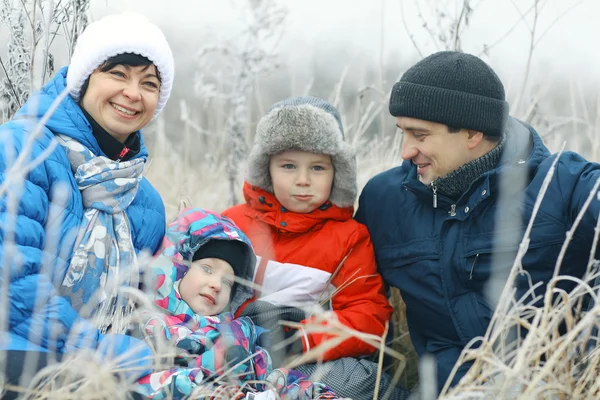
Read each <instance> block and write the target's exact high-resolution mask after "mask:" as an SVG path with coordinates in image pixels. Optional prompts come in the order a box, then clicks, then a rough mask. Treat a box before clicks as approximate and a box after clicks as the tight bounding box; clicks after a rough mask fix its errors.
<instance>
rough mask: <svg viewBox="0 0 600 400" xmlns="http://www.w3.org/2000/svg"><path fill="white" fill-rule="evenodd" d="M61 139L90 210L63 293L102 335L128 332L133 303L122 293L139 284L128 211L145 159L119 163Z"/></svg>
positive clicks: (76, 245) (82, 222)
mask: <svg viewBox="0 0 600 400" xmlns="http://www.w3.org/2000/svg"><path fill="white" fill-rule="evenodd" d="M56 139H57V140H58V142H59V143H60V144H61V145H62V147H63V148H64V150H65V152H66V153H67V157H68V159H69V162H70V164H71V169H72V170H73V173H74V175H75V180H76V182H77V186H78V187H79V190H80V191H81V195H82V197H83V206H84V208H85V212H84V215H83V220H82V221H81V225H80V227H79V232H78V234H77V239H76V241H75V245H74V247H73V255H72V257H71V262H70V264H69V267H68V269H67V274H66V276H65V278H64V280H63V283H62V286H61V288H60V294H61V295H62V296H65V297H66V298H68V299H70V301H71V305H72V306H73V308H75V309H76V310H77V311H79V312H81V311H82V309H83V311H84V312H83V313H84V314H87V312H85V311H91V314H92V315H93V320H94V323H95V325H96V327H97V328H98V329H100V331H101V332H106V331H107V330H108V329H109V328H110V329H111V331H113V332H123V331H124V330H125V329H126V327H127V317H128V316H129V315H130V314H131V312H132V311H133V302H132V301H131V300H130V299H128V298H127V296H126V295H125V294H123V293H119V288H120V287H133V288H137V287H138V284H139V268H138V264H137V257H136V253H135V248H134V247H133V242H132V240H131V227H130V225H129V219H128V217H127V215H126V214H125V209H126V208H127V207H128V206H129V204H131V202H132V201H133V199H134V198H135V195H136V193H137V189H138V184H139V182H140V180H141V179H142V171H143V169H144V160H143V159H142V158H136V159H133V160H129V161H125V162H116V161H113V160H111V159H109V158H106V157H102V156H95V155H94V154H93V153H92V152H91V151H90V150H89V149H88V148H87V147H85V146H84V145H82V144H81V143H80V142H78V141H76V140H74V139H72V138H69V137H67V136H64V135H57V136H56ZM90 301H92V302H91V303H90ZM84 306H85V309H84Z"/></svg>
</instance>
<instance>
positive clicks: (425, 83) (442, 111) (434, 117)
mask: <svg viewBox="0 0 600 400" xmlns="http://www.w3.org/2000/svg"><path fill="white" fill-rule="evenodd" d="M390 113H391V114H392V115H393V116H395V117H411V118H417V119H422V120H426V121H432V122H438V123H441V124H446V125H448V126H451V127H454V128H464V129H472V130H475V131H479V132H483V133H484V134H486V135H488V136H501V135H502V133H503V132H504V127H505V126H506V121H507V118H508V103H507V102H506V101H505V94H504V86H503V85H502V82H501V81H500V78H498V75H496V73H495V72H494V71H493V70H492V69H491V68H490V67H489V66H488V65H487V64H486V63H485V62H484V61H483V60H481V59H479V58H478V57H475V56H473V55H470V54H464V53H459V52H456V51H440V52H438V53H434V54H432V55H430V56H429V57H426V58H424V59H423V60H421V61H419V62H418V63H416V64H415V65H414V66H412V67H411V68H410V69H408V70H407V71H406V72H405V73H404V75H402V78H400V81H398V82H397V83H396V84H395V85H394V88H393V89H392V95H391V97H390Z"/></svg>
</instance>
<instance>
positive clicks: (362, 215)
mask: <svg viewBox="0 0 600 400" xmlns="http://www.w3.org/2000/svg"><path fill="white" fill-rule="evenodd" d="M506 135H507V142H506V147H505V149H504V154H503V156H502V160H501V161H500V163H499V165H498V167H497V168H496V169H494V170H492V171H489V172H487V173H485V174H484V175H482V176H481V177H480V178H479V179H478V180H477V181H475V182H474V183H473V184H472V185H471V187H470V189H469V190H468V192H467V193H465V194H463V196H462V197H461V198H460V199H459V200H458V201H456V202H452V201H451V200H450V199H448V198H445V197H444V196H440V195H439V193H438V207H437V208H434V207H433V193H432V191H431V190H430V189H428V188H427V187H426V186H425V185H423V184H422V183H420V182H419V181H418V180H417V174H416V167H415V166H414V165H412V163H411V162H409V161H405V162H404V163H403V164H402V165H401V166H400V167H397V168H394V169H391V170H389V171H386V172H383V173H381V174H379V175H377V176H376V177H374V178H373V179H371V180H370V181H369V182H368V184H367V185H366V187H365V189H364V190H363V192H362V194H361V196H360V200H359V209H358V211H357V214H356V219H357V220H358V221H359V222H362V223H364V224H365V225H366V226H367V227H368V229H369V232H370V234H371V239H372V241H373V245H374V247H375V253H376V257H377V263H378V267H379V270H380V272H381V274H382V275H383V278H384V280H385V281H386V282H387V284H389V285H391V286H394V287H397V288H399V289H400V292H401V294H402V298H403V299H404V301H405V302H406V306H407V318H408V326H409V331H410V336H411V339H412V342H413V344H414V347H415V349H416V351H417V352H418V354H419V355H423V354H425V353H430V354H433V355H434V356H435V358H436V360H437V370H438V386H439V388H438V389H441V388H442V387H443V385H444V383H445V381H446V380H447V378H448V377H449V374H450V372H451V370H452V367H453V366H454V364H455V362H456V361H457V359H458V356H459V354H460V352H461V350H462V349H463V347H464V346H465V345H466V344H467V343H468V342H469V341H470V340H471V339H473V338H474V337H476V336H483V335H484V334H485V331H486V329H487V327H488V324H489V322H490V319H491V316H492V313H493V306H491V304H495V302H496V301H497V296H498V295H499V292H500V290H501V288H502V286H504V282H505V281H506V276H507V275H508V271H509V270H510V268H511V266H512V263H513V261H514V258H515V256H516V253H517V247H518V245H519V243H520V240H521V238H522V237H523V233H524V232H525V228H526V226H527V223H528V221H529V219H530V216H531V213H532V210H533V206H534V203H535V200H536V197H537V195H538V193H539V192H540V189H541V187H542V182H543V180H544V177H545V176H546V173H547V172H548V171H549V169H550V167H551V165H552V162H553V161H554V159H555V157H556V155H551V154H550V152H549V151H548V149H547V148H546V147H545V146H544V144H543V143H542V140H541V139H540V137H539V136H538V134H537V133H536V132H535V131H534V130H533V128H531V127H529V126H526V125H525V124H523V123H521V122H519V121H517V120H515V119H513V118H509V124H508V127H507V131H506ZM519 177H521V178H520V179H523V177H524V179H525V182H524V187H523V185H521V187H519V185H518V184H517V182H518V181H519ZM598 178H600V165H598V164H595V163H590V162H587V161H586V160H584V159H583V158H582V157H581V156H579V155H577V154H575V153H570V152H569V153H564V154H563V155H562V156H561V158H560V160H559V162H558V164H557V169H556V172H555V174H554V177H553V179H552V183H551V184H550V187H549V188H548V192H547V194H546V197H545V198H544V201H543V202H542V205H541V209H540V210H539V213H538V215H537V218H536V219H535V223H534V225H533V230H532V232H531V244H530V246H529V250H528V252H527V254H526V255H525V258H524V259H523V266H524V268H525V269H526V270H527V271H528V272H529V273H530V274H531V278H532V280H533V282H534V283H535V282H540V281H541V282H544V283H547V282H548V280H549V279H550V278H551V277H552V274H553V271H554V266H555V262H556V259H557V255H558V253H559V251H560V248H561V245H562V243H563V241H564V239H565V232H566V231H567V230H568V229H570V227H571V226H572V224H573V221H574V219H575V217H576V216H577V214H578V212H579V210H580V209H582V205H583V203H584V202H585V200H586V198H587V197H588V195H589V193H590V192H591V189H592V186H593V185H594V183H595V182H596V180H597V179H598ZM501 181H502V182H507V183H508V184H507V185H506V187H505V186H504V185H503V186H502V187H503V189H502V191H501V193H500V192H499V184H500V182H501ZM500 197H501V198H502V200H503V201H502V202H500V201H499V198H500ZM599 211H600V201H598V199H597V198H595V199H594V201H593V202H592V203H591V206H590V208H589V209H588V211H587V213H586V215H585V218H584V220H583V221H582V223H581V225H580V227H579V229H578V230H577V233H576V234H575V238H574V240H573V242H572V243H571V245H570V247H569V250H568V252H567V254H566V257H565V259H564V262H563V264H562V270H561V273H563V274H571V275H575V276H582V274H583V273H584V271H585V268H586V265H587V262H588V257H589V254H590V248H591V245H592V241H593V236H594V235H593V229H594V225H595V223H596V220H597V217H598V212H599ZM511 220H512V221H516V223H510V221H511ZM496 226H497V227H498V232H497V234H496V236H495V237H494V229H495V227H496ZM492 260H494V263H495V264H494V269H493V270H492ZM496 280H497V282H500V284H501V286H500V289H499V290H491V289H490V287H489V286H487V284H488V283H490V282H491V281H496ZM516 285H517V294H516V296H517V298H519V297H521V296H522V295H524V294H525V291H526V290H527V289H528V288H529V285H528V283H527V279H526V278H525V276H521V277H519V278H518V280H517V282H516ZM562 287H563V288H565V289H567V290H569V288H570V287H572V286H569V285H566V284H565V285H562ZM544 290H545V285H543V286H542V287H541V288H540V289H539V290H537V291H536V293H537V294H539V293H541V292H543V291H544ZM468 367H469V366H468V365H465V366H463V367H462V368H461V369H460V370H459V373H458V376H457V377H456V379H455V380H454V383H456V382H458V380H459V379H460V378H461V377H462V376H463V375H464V374H465V372H466V371H467V370H468Z"/></svg>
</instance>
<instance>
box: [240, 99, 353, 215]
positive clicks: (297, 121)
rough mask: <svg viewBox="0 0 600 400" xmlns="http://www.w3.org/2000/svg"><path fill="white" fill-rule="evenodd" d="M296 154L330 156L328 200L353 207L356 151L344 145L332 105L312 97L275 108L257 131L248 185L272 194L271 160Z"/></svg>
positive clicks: (346, 144)
mask: <svg viewBox="0 0 600 400" xmlns="http://www.w3.org/2000/svg"><path fill="white" fill-rule="evenodd" d="M294 150H296V151H308V152H311V153H318V154H327V155H329V156H331V161H332V163H333V168H334V170H335V173H334V176H333V186H332V188H331V194H330V195H329V200H331V202H332V203H333V204H335V205H336V206H338V207H351V206H353V205H354V201H355V200H356V195H357V188H356V157H355V153H354V149H353V147H352V146H351V145H350V144H348V143H346V142H345V141H344V131H343V128H342V122H341V118H340V114H339V113H338V111H337V110H336V109H335V108H334V107H333V106H332V105H331V104H329V103H328V102H326V101H325V100H323V99H320V98H317V97H311V96H299V97H292V98H290V99H287V100H283V101H280V102H278V103H275V104H273V106H271V109H270V110H269V112H268V113H267V115H265V116H264V117H262V118H261V120H260V121H259V123H258V126H257V127H256V136H255V139H254V147H253V148H252V151H251V152H250V156H249V157H248V172H247V174H246V182H248V183H249V184H250V185H253V186H257V187H259V188H261V189H264V190H266V191H268V192H271V193H273V184H272V182H271V177H270V174H269V161H270V158H271V156H272V155H275V154H279V153H282V152H284V151H294Z"/></svg>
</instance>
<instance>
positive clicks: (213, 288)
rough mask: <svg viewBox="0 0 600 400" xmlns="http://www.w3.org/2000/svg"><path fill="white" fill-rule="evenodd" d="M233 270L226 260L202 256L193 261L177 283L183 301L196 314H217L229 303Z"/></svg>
mask: <svg viewBox="0 0 600 400" xmlns="http://www.w3.org/2000/svg"><path fill="white" fill-rule="evenodd" d="M233 283H234V271H233V268H232V267H231V265H230V264H229V263H228V262H227V261H223V260H221V259H219V258H203V259H200V260H197V261H194V262H193V263H192V265H191V266H190V268H189V270H188V272H187V274H185V275H184V277H183V278H182V279H181V282H180V283H179V294H180V295H181V298H182V299H183V301H185V302H186V303H187V305H188V306H190V308H191V309H192V311H194V313H196V314H198V315H217V314H219V313H220V312H222V311H223V310H224V309H225V307H227V305H228V304H229V296H230V295H231V288H232V287H233Z"/></svg>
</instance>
